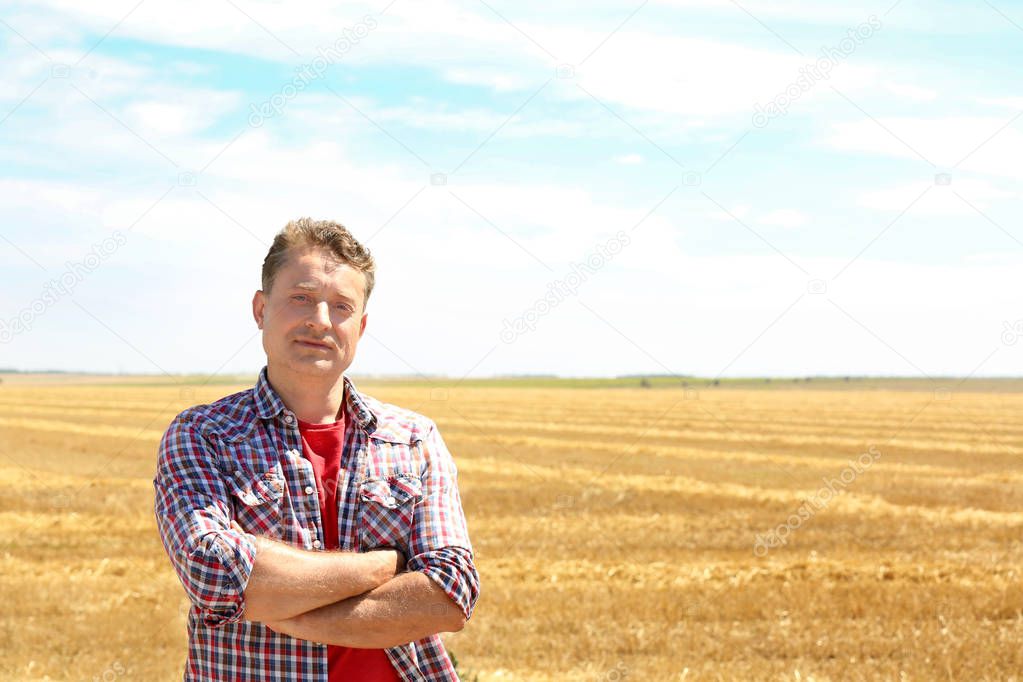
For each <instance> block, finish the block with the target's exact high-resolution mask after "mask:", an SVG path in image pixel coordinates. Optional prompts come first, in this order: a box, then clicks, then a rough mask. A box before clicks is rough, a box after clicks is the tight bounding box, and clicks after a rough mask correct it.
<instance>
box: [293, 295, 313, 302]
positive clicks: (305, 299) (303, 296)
mask: <svg viewBox="0 0 1023 682" xmlns="http://www.w3.org/2000/svg"><path fill="white" fill-rule="evenodd" d="M291 298H292V299H294V300H296V301H301V302H305V301H307V300H308V299H309V297H308V296H306V295H305V294H296V295H295V296H292V297H291Z"/></svg>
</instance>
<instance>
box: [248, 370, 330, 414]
mask: <svg viewBox="0 0 1023 682" xmlns="http://www.w3.org/2000/svg"><path fill="white" fill-rule="evenodd" d="M267 379H268V380H269V381H270V386H271V387H273V390H274V391H276V392H277V395H279V396H280V397H281V400H282V401H283V402H284V406H285V407H287V408H288V409H289V410H291V411H292V412H294V413H295V416H296V417H298V418H299V419H301V420H302V421H304V422H309V423H310V424H330V423H332V422H335V421H337V420H338V415H339V414H341V403H342V402H343V400H344V391H345V384H344V375H342V376H339V377H338V378H337V379H336V380H335V381H333V383H331V382H330V380H326V379H319V378H317V377H310V376H304V375H295V374H290V373H280V374H279V373H277V372H275V371H274V370H273V369H271V368H270V367H267Z"/></svg>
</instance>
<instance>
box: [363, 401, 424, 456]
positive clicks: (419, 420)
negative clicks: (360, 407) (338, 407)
mask: <svg viewBox="0 0 1023 682" xmlns="http://www.w3.org/2000/svg"><path fill="white" fill-rule="evenodd" d="M359 397H360V398H361V399H362V402H363V404H364V405H365V406H366V408H367V409H369V411H370V412H372V413H373V415H374V416H375V417H376V426H375V427H374V429H373V431H372V432H371V433H370V434H369V437H370V438H374V439H376V440H383V441H387V442H390V443H401V444H403V445H411V444H414V443H415V442H416V441H420V440H424V439H425V438H426V437H427V436H428V435H429V433H430V431H431V430H432V429H435V428H436V427H437V425H436V424H435V423H434V422H433V420H432V419H430V418H429V417H427V416H426V415H423V414H420V413H418V412H414V411H412V410H409V409H406V408H404V407H399V406H398V405H394V404H392V403H385V402H384V401H382V400H379V399H377V398H374V397H373V396H370V395H367V394H365V393H362V392H361V391H360V392H359Z"/></svg>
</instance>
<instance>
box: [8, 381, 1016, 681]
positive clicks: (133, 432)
mask: <svg viewBox="0 0 1023 682" xmlns="http://www.w3.org/2000/svg"><path fill="white" fill-rule="evenodd" d="M246 387H247V386H196V387H186V388H182V387H180V386H175V385H166V386H160V385H145V386H143V385H140V386H125V385H117V384H111V385H60V384H53V385H32V384H31V383H12V382H5V383H4V384H3V385H0V486H2V488H0V489H2V491H3V494H2V495H0V521H2V522H0V598H2V603H3V615H2V616H0V619H2V620H0V679H5V680H6V679H19V680H20V679H24V680H40V679H55V680H93V679H98V680H129V679H140V680H174V679H180V676H181V669H182V664H183V661H184V656H185V619H184V613H185V609H184V606H185V598H184V594H183V592H182V590H181V588H180V586H179V584H178V582H177V580H176V578H175V577H174V575H173V573H172V571H171V568H170V565H169V563H168V561H167V558H166V556H165V555H164V552H163V549H162V546H161V545H160V541H159V538H158V536H157V534H156V530H155V523H154V519H153V515H152V484H151V478H152V474H153V467H154V461H155V455H156V447H157V444H158V441H159V438H160V436H161V434H162V432H163V430H164V428H165V427H166V426H167V424H168V423H169V422H170V420H171V418H172V417H173V416H174V415H175V414H176V413H177V412H179V411H180V410H182V409H183V408H185V407H187V406H189V405H192V404H195V403H200V402H209V401H212V400H214V399H216V398H218V397H220V396H223V395H226V394H228V393H232V392H234V391H235V390H240V389H242V388H246ZM359 387H360V389H361V390H363V391H365V392H367V393H370V394H372V395H375V396H377V397H379V398H381V399H383V400H386V401H389V402H394V403H397V404H399V405H402V406H405V407H408V408H411V409H415V410H417V411H420V412H422V413H424V414H427V415H429V416H431V417H433V418H434V419H435V420H436V421H437V422H438V424H439V425H440V427H441V433H442V434H443V435H444V437H445V440H446V441H447V443H448V445H449V447H450V449H451V451H452V452H453V454H454V455H455V459H456V462H457V464H458V467H459V480H460V487H461V491H462V496H463V500H464V504H465V510H466V515H467V518H468V522H469V528H470V532H471V534H472V538H473V543H474V545H475V550H476V554H477V560H478V567H479V570H480V573H481V576H482V595H481V599H480V602H479V604H478V606H477V610H476V612H475V614H474V616H473V619H472V620H471V621H470V622H469V624H468V625H467V626H466V628H465V630H463V631H462V632H460V633H457V634H453V635H446V636H445V637H446V641H447V643H448V647H449V649H450V650H451V651H453V652H454V653H455V655H456V656H457V658H458V660H459V667H460V668H461V669H462V670H463V672H469V673H471V675H470V676H469V678H470V679H471V678H472V676H475V675H478V679H479V680H481V681H486V680H608V681H611V680H733V679H758V680H759V679H764V680H810V679H813V680H859V679H891V680H896V679H898V680H944V679H957V680H984V679H989V680H1003V679H1013V678H1016V679H1021V678H1023V673H1021V671H1023V588H1021V582H1023V545H1021V542H1020V541H1021V536H1023V466H1021V459H1020V457H1021V452H1023V419H1021V415H1023V394H1021V393H995V392H981V391H972V392H971V390H968V389H969V384H966V385H965V386H963V387H960V388H958V389H957V390H955V391H952V392H945V391H939V392H937V393H936V392H934V391H928V390H912V391H908V390H820V389H811V388H806V389H802V390H740V389H724V388H707V389H700V390H698V391H694V390H690V391H689V392H683V391H682V390H680V389H674V390H673V389H655V390H643V389H639V388H636V389H578V388H576V389H572V388H542V389H541V388H500V387H498V388H481V387H468V386H464V385H462V386H455V387H449V388H443V389H437V388H433V387H431V386H429V385H427V384H425V383H424V384H422V385H419V386H416V385H392V384H371V383H369V382H360V383H359ZM856 462H860V464H859V465H858V466H857V465H856ZM826 481H830V490H831V491H832V492H831V493H828V492H827V491H828V488H827V483H826Z"/></svg>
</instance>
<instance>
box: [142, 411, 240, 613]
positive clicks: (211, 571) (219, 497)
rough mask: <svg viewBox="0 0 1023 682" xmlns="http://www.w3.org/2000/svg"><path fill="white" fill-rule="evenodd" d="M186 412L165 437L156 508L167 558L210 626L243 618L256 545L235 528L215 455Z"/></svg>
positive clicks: (160, 453)
mask: <svg viewBox="0 0 1023 682" xmlns="http://www.w3.org/2000/svg"><path fill="white" fill-rule="evenodd" d="M186 415H187V411H186V412H185V413H182V414H181V415H178V417H176V418H175V420H174V421H173V422H172V423H171V425H170V426H169V427H168V429H167V432H166V433H165V434H164V436H163V439H162V440H161V441H160V450H159V456H158V459H157V466H156V476H155V477H154V479H153V487H154V488H155V501H154V511H155V513H156V524H157V528H158V530H159V532H160V539H161V540H162V541H163V546H164V549H165V550H166V551H167V556H169V557H170V560H171V564H172V565H173V567H174V571H175V573H177V576H178V579H179V580H180V581H181V584H182V586H183V587H184V588H185V593H186V594H187V595H188V598H189V600H190V601H191V602H192V604H194V605H195V606H196V608H197V609H198V611H199V614H200V616H201V617H202V620H203V622H204V623H205V624H206V625H207V626H209V627H217V626H219V625H224V624H226V623H233V622H237V621H239V620H241V618H242V615H243V613H244V611H245V587H246V586H247V585H248V582H249V576H250V575H251V573H252V565H253V563H254V562H255V558H256V547H255V544H254V542H253V539H252V537H251V536H249V535H247V534H244V533H239V532H237V531H235V530H233V529H232V528H231V518H232V513H231V501H230V498H229V495H230V493H229V491H228V490H227V487H226V486H225V484H224V481H223V478H222V477H221V475H220V471H219V469H218V468H217V466H216V455H215V453H214V452H213V450H212V448H211V446H210V444H209V443H208V442H207V440H206V439H205V438H204V437H203V436H202V435H201V434H200V432H199V430H198V429H197V428H196V425H195V424H194V422H193V420H192V418H189V417H188V416H186Z"/></svg>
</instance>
